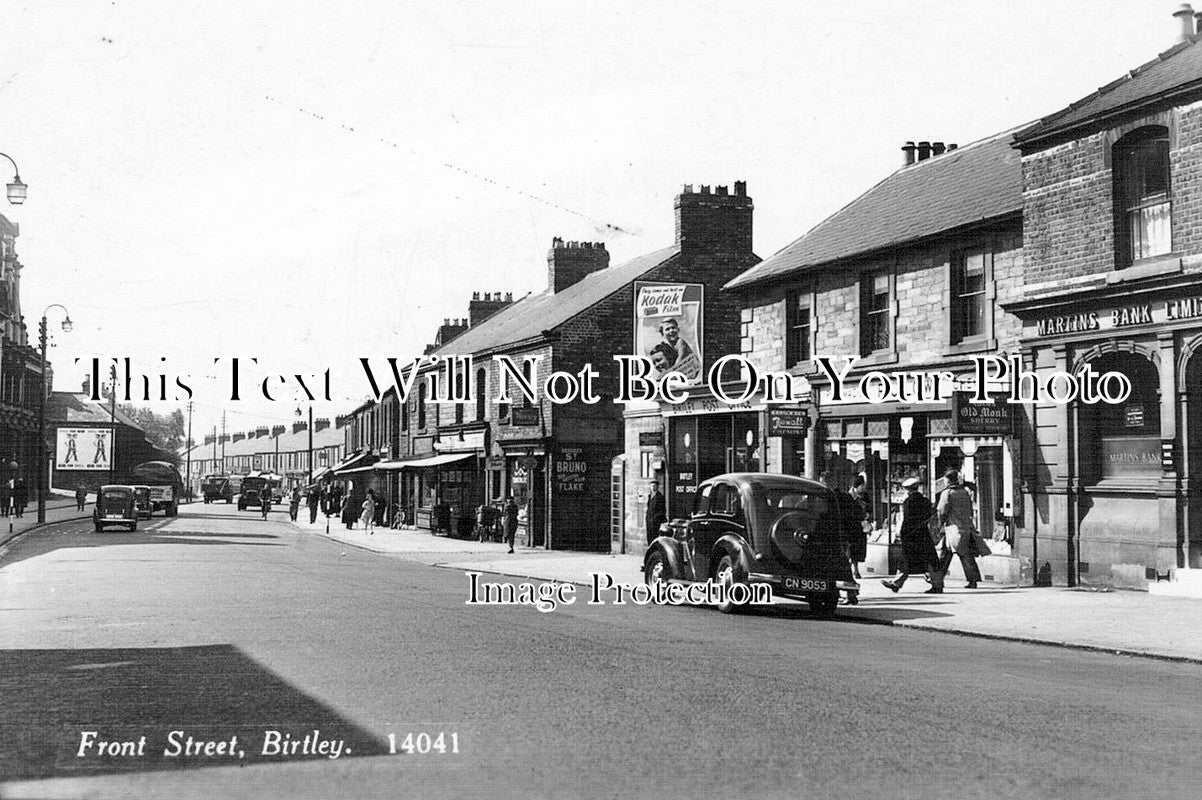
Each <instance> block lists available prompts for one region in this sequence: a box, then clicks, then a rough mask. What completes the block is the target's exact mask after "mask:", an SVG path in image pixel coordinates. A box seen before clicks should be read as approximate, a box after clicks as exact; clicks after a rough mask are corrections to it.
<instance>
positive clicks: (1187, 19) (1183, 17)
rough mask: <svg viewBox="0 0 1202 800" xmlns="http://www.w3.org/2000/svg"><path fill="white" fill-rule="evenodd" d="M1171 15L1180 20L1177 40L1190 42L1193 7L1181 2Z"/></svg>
mask: <svg viewBox="0 0 1202 800" xmlns="http://www.w3.org/2000/svg"><path fill="white" fill-rule="evenodd" d="M1173 16H1174V17H1176V18H1177V19H1179V20H1180V21H1181V34H1180V36H1179V37H1178V39H1177V41H1178V42H1192V41H1193V40H1194V7H1193V6H1191V5H1190V4H1189V3H1182V4H1181V8H1179V9H1177V10H1176V11H1174V12H1173Z"/></svg>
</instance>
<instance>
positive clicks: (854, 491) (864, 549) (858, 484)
mask: <svg viewBox="0 0 1202 800" xmlns="http://www.w3.org/2000/svg"><path fill="white" fill-rule="evenodd" d="M848 494H850V495H851V498H852V499H853V500H855V501H856V503H858V504H859V506H860V531H859V533H856V534H853V535H852V537H851V541H850V542H849V546H848V553H847V558H848V560H849V561H850V562H851V576H852V577H853V578H855V579H856V580H860V577H861V576H860V564H862V563H864V562H865V561H866V560H867V559H868V533H869V531H871V530H872V523H871V514H870V510H871V505H870V504H869V502H868V482H867V481H865V480H864V476H863V475H859V474H857V475H856V477H855V479H854V480H853V481H852V484H851V489H850V490H849V491H848Z"/></svg>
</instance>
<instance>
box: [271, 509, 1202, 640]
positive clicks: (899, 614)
mask: <svg viewBox="0 0 1202 800" xmlns="http://www.w3.org/2000/svg"><path fill="white" fill-rule="evenodd" d="M301 511H302V515H301V516H302V518H301V519H300V520H299V521H298V522H297V523H294V524H296V525H297V527H298V528H300V529H301V530H302V531H308V532H311V533H318V534H321V535H323V536H325V535H327V533H326V531H327V525H326V518H325V517H323V516H321V515H319V516H318V518H317V523H316V524H314V525H310V524H309V523H308V514H307V509H304V508H302V509H301ZM328 531H329V532H328V536H329V537H330V538H332V539H335V540H337V541H339V542H343V543H344V544H348V545H352V546H354V547H359V548H364V549H367V550H371V551H374V552H377V553H381V554H386V555H390V556H393V557H398V558H403V559H406V560H409V561H415V562H418V563H422V564H426V565H428V566H436V567H444V568H447V569H454V570H464V571H476V572H488V573H494V574H498V575H507V576H511V577H518V578H528V579H531V580H538V581H559V582H567V583H574V584H580V585H588V584H590V583H591V581H592V573H608V574H610V575H612V576H613V578H614V580H615V581H616V582H625V583H638V582H641V581H642V558H641V557H640V556H635V555H613V554H592V553H574V552H563V551H548V550H542V549H536V548H526V547H521V546H519V547H517V548H516V549H517V552H516V553H514V554H513V555H509V554H508V553H507V552H506V548H505V546H504V545H502V544H497V543H492V542H483V543H481V542H476V541H471V540H466V541H465V540H461V539H450V538H447V537H445V536H434V535H432V534H431V533H430V532H429V531H426V530H422V529H410V530H390V529H386V528H378V529H376V531H375V533H371V534H369V533H368V532H366V531H363V530H360V529H357V528H356V529H353V530H347V529H346V527H345V526H344V525H341V524H339V523H338V521H337V520H336V519H334V518H330V520H329V526H328ZM860 585H861V591H860V602H859V604H858V605H855V606H848V605H841V606H840V607H839V611H838V616H839V617H840V618H842V619H848V620H855V621H858V622H865V623H875V624H881V625H893V626H898V627H903V628H914V629H920V630H927V631H938V632H943V633H953V634H960V635H965V636H979V637H985V638H990V639H1005V640H1010V641H1019V642H1032V643H1038V644H1044V645H1055V646H1059V647H1072V648H1080V649H1085V650H1097V651H1104V652H1109V653H1115V654H1125V655H1136V656H1146V657H1152V658H1161V659H1170V660H1178V661H1191V662H1199V663H1202V613H1200V612H1202V601H1199V600H1196V599H1189V598H1177V597H1159V596H1155V595H1150V594H1148V593H1146V592H1135V591H1124V590H1117V591H1096V590H1088V589H1080V588H1065V587H1041V588H1036V587H1026V586H1013V585H1003V584H993V583H987V582H982V583H981V584H980V587H979V588H977V589H965V588H961V587H962V586H963V584H961V583H959V582H954V583H949V584H948V586H947V588H946V590H945V592H944V594H942V595H928V594H925V593H924V592H925V590H926V589H927V588H928V586H927V584H926V583H925V582H924V580H923V578H922V576H917V577H912V578H911V579H910V580H909V582H907V583H906V585H905V586H904V587H902V590H901V592H899V593H897V594H894V593H893V592H891V591H889V590H888V589H886V588H885V587H884V586H883V585H882V578H877V577H867V578H864V579H862V580H861V581H860ZM776 602H777V603H780V604H791V603H794V602H796V601H792V600H787V599H784V598H778V599H777V600H776Z"/></svg>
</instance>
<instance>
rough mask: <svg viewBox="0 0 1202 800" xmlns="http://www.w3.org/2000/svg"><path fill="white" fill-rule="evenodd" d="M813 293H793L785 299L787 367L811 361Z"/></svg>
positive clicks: (806, 291) (804, 291)
mask: <svg viewBox="0 0 1202 800" xmlns="http://www.w3.org/2000/svg"><path fill="white" fill-rule="evenodd" d="M813 297H814V295H813V292H811V291H809V290H803V291H799V292H791V293H790V294H789V296H788V297H787V298H786V299H785V366H786V367H792V366H796V365H797V364H800V363H801V362H803V361H809V360H810V358H811V354H812V353H813V347H812V345H813V338H812V336H813V332H814V315H813Z"/></svg>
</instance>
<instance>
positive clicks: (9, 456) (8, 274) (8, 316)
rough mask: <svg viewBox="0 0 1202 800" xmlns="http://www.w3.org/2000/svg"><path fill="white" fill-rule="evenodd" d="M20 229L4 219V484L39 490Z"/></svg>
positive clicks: (35, 391)
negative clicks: (23, 310) (19, 256)
mask: <svg viewBox="0 0 1202 800" xmlns="http://www.w3.org/2000/svg"><path fill="white" fill-rule="evenodd" d="M19 233H20V230H19V228H18V227H17V225H16V224H15V223H13V222H10V221H9V220H8V219H7V218H5V217H4V216H2V215H0V481H5V482H8V481H13V480H15V479H17V478H20V479H22V480H23V481H24V482H25V485H26V486H28V487H29V490H30V496H31V497H32V496H34V494H33V493H34V491H35V487H36V486H37V485H38V471H37V462H38V409H39V395H40V393H41V392H42V386H43V381H42V374H41V366H40V365H41V359H40V358H39V355H38V351H37V348H36V347H35V346H34V345H32V344H30V342H29V333H28V330H27V329H26V326H25V317H24V316H22V313H21V269H22V267H21V262H20V261H18V260H17V251H16V239H17V236H18V235H19Z"/></svg>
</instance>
